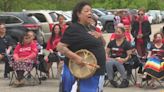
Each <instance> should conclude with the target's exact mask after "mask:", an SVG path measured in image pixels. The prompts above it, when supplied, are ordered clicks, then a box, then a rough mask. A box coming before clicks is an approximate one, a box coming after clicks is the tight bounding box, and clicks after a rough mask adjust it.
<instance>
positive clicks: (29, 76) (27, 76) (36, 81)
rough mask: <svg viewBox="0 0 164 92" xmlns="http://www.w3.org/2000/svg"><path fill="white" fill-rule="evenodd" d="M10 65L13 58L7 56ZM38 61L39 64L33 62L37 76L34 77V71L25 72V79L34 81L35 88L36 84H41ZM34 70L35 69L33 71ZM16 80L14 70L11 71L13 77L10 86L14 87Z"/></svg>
mask: <svg viewBox="0 0 164 92" xmlns="http://www.w3.org/2000/svg"><path fill="white" fill-rule="evenodd" d="M6 57H7V59H8V61H9V63H11V62H13V58H12V55H6ZM38 65H39V64H38V61H37V62H33V68H35V75H32V71H25V73H24V76H23V77H24V79H26V80H27V79H28V80H29V79H31V80H32V85H33V86H34V85H35V84H41V79H40V76H39V73H38V68H39V66H38ZM32 70H33V69H32ZM14 78H17V74H16V72H15V71H14V70H12V71H11V76H10V83H9V86H12V85H13V83H14Z"/></svg>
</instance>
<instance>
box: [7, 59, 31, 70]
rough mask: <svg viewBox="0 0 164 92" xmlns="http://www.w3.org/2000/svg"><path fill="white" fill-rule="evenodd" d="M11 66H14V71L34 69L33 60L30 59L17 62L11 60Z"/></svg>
mask: <svg viewBox="0 0 164 92" xmlns="http://www.w3.org/2000/svg"><path fill="white" fill-rule="evenodd" d="M9 64H10V66H11V67H12V68H13V70H14V71H16V70H24V71H31V70H32V69H33V61H32V60H28V61H23V62H22V61H20V62H15V61H11V62H9Z"/></svg>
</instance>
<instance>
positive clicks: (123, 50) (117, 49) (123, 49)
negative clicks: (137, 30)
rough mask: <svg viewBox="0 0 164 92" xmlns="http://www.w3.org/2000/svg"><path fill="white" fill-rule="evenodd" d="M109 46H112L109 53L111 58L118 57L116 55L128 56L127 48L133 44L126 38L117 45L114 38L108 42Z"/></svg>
mask: <svg viewBox="0 0 164 92" xmlns="http://www.w3.org/2000/svg"><path fill="white" fill-rule="evenodd" d="M107 48H110V52H109V55H110V57H111V58H116V57H121V58H126V57H127V50H130V49H131V45H130V43H129V42H127V41H126V40H124V41H123V43H122V44H121V45H120V46H117V44H116V40H113V41H111V42H109V43H108V46H107Z"/></svg>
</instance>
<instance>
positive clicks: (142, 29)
mask: <svg viewBox="0 0 164 92" xmlns="http://www.w3.org/2000/svg"><path fill="white" fill-rule="evenodd" d="M131 34H132V36H133V37H134V41H135V44H136V49H137V51H138V54H139V55H140V56H141V57H142V56H145V54H146V47H147V44H148V43H149V42H150V37H149V36H150V34H151V25H150V23H149V21H148V20H147V18H146V17H145V10H144V9H139V11H138V16H137V18H136V20H135V21H134V23H133V24H132V30H131Z"/></svg>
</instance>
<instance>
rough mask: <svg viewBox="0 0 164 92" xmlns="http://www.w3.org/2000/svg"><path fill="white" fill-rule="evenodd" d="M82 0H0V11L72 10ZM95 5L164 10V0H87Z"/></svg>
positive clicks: (113, 7) (108, 7) (98, 6)
mask: <svg viewBox="0 0 164 92" xmlns="http://www.w3.org/2000/svg"><path fill="white" fill-rule="evenodd" d="M79 1H82V0H0V11H22V9H27V10H41V9H51V10H57V9H58V10H72V8H73V7H74V5H75V4H76V3H77V2H79ZM86 1H89V2H91V4H92V6H93V7H96V8H105V9H115V8H117V9H118V8H135V9H137V8H141V7H144V8H145V9H161V10H164V0H86Z"/></svg>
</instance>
